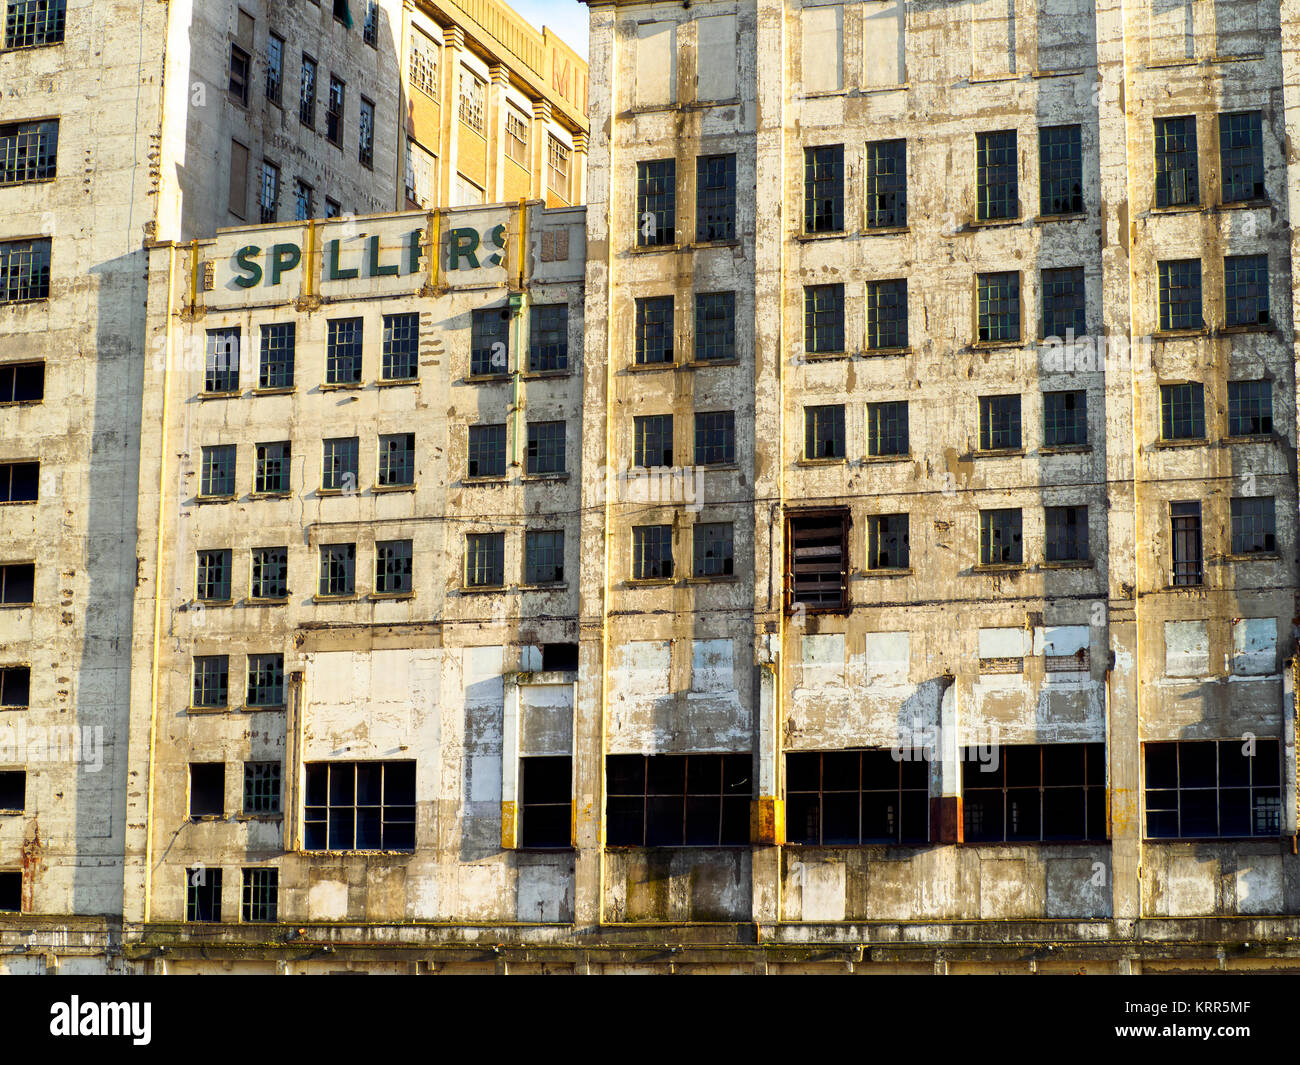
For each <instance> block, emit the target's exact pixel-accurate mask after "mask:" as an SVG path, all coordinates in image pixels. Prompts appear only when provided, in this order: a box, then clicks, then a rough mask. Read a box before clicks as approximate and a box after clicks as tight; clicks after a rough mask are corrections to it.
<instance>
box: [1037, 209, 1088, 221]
mask: <svg viewBox="0 0 1300 1065" xmlns="http://www.w3.org/2000/svg"><path fill="white" fill-rule="evenodd" d="M1087 220H1088V212H1087V211H1071V212H1069V213H1068V214H1040V215H1038V216H1037V217H1036V218H1034V219H1033V221H1035V222H1086V221H1087Z"/></svg>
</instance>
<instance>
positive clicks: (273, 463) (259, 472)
mask: <svg viewBox="0 0 1300 1065" xmlns="http://www.w3.org/2000/svg"><path fill="white" fill-rule="evenodd" d="M289 458H290V447H289V441H288V440H279V441H276V442H275V443H272V444H258V445H257V468H256V470H255V471H254V474H253V491H254V492H262V493H266V494H269V495H287V494H288V492H289Z"/></svg>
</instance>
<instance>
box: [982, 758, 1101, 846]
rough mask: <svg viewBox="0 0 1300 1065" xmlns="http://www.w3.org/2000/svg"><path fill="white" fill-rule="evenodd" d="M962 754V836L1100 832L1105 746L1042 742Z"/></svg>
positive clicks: (1032, 837)
mask: <svg viewBox="0 0 1300 1065" xmlns="http://www.w3.org/2000/svg"><path fill="white" fill-rule="evenodd" d="M991 753H992V755H993V757H991V758H990V757H989V754H990V751H989V750H979V751H977V750H976V748H974V747H970V748H966V749H965V750H964V751H963V756H962V767H961V768H962V772H961V778H962V807H963V811H964V821H965V824H964V826H963V827H964V828H965V832H964V833H963V837H964V839H965V840H966V842H968V843H1001V842H1010V841H1013V840H1022V841H1041V842H1046V841H1048V840H1087V839H1097V840H1100V839H1105V838H1106V745H1105V744H1104V743H1047V744H1042V745H1038V744H1026V745H1024V746H1014V747H994V748H992V749H991Z"/></svg>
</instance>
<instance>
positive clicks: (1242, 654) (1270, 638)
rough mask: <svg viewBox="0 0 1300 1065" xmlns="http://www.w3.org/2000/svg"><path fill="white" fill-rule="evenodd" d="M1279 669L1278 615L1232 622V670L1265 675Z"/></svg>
mask: <svg viewBox="0 0 1300 1065" xmlns="http://www.w3.org/2000/svg"><path fill="white" fill-rule="evenodd" d="M1276 670H1277V618H1238V619H1237V620H1236V621H1234V622H1233V623H1232V672H1233V673H1236V674H1237V675H1238V676H1262V675H1266V674H1269V673H1273V672H1276Z"/></svg>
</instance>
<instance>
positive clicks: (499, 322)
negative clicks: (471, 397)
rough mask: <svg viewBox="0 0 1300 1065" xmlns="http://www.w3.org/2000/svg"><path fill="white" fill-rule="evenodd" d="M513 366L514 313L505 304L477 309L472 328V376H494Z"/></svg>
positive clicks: (470, 366)
mask: <svg viewBox="0 0 1300 1065" xmlns="http://www.w3.org/2000/svg"><path fill="white" fill-rule="evenodd" d="M509 366H510V313H509V312H508V311H507V310H506V309H505V308H504V307H489V308H487V309H485V310H478V311H475V312H474V313H473V314H472V315H471V317H470V327H469V372H470V376H471V377H494V376H500V375H501V374H504V373H506V371H507V370H508V369H509Z"/></svg>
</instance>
